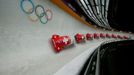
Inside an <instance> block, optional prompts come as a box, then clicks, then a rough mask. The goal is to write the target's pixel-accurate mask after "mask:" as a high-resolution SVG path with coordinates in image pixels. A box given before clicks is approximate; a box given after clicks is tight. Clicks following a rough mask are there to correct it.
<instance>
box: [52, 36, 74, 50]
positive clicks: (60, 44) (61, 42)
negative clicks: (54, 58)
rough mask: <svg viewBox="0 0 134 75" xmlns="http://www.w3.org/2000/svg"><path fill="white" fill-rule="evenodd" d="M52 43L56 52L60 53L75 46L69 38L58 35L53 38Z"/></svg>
mask: <svg viewBox="0 0 134 75" xmlns="http://www.w3.org/2000/svg"><path fill="white" fill-rule="evenodd" d="M52 43H53V45H54V49H55V51H56V52H60V51H61V50H62V49H64V48H65V47H67V46H70V45H72V44H73V42H72V40H71V38H70V37H69V36H59V35H57V34H54V35H53V36H52Z"/></svg>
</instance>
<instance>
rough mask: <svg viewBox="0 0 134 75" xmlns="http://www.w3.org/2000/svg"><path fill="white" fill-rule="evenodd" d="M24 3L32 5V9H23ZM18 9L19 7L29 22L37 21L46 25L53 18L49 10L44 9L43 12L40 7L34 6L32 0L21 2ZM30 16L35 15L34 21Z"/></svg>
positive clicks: (22, 0) (42, 8)
mask: <svg viewBox="0 0 134 75" xmlns="http://www.w3.org/2000/svg"><path fill="white" fill-rule="evenodd" d="M26 2H27V3H30V4H31V5H32V7H31V8H30V9H25V8H24V6H25V5H24V4H25V3H26ZM20 7H21V10H22V11H23V12H24V13H25V14H27V15H28V18H29V20H31V21H32V22H37V21H38V20H39V21H40V22H41V23H42V24H46V23H47V22H48V21H50V20H51V19H52V17H53V13H52V11H51V9H46V10H45V9H44V7H43V6H42V5H36V6H35V5H34V3H33V2H32V0H21V2H20ZM39 9H40V10H39ZM41 10H42V11H41ZM39 11H40V12H39ZM49 14H50V15H49ZM31 15H36V19H33V18H32V16H31Z"/></svg>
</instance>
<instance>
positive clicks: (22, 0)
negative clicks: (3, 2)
mask: <svg viewBox="0 0 134 75" xmlns="http://www.w3.org/2000/svg"><path fill="white" fill-rule="evenodd" d="M25 1H29V2H30V3H31V4H32V10H31V11H26V10H25V9H24V7H23V3H24V2H25ZM20 7H21V9H22V11H23V12H24V13H26V14H31V13H33V12H34V4H33V2H32V1H31V0H21V3H20Z"/></svg>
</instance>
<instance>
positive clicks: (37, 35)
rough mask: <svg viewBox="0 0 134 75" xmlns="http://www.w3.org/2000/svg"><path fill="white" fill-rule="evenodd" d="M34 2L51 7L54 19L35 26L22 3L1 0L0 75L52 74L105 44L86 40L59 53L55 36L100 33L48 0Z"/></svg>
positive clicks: (13, 0)
mask: <svg viewBox="0 0 134 75" xmlns="http://www.w3.org/2000/svg"><path fill="white" fill-rule="evenodd" d="M33 2H34V3H35V5H37V4H41V5H43V6H44V7H45V8H50V9H51V10H52V11H53V14H54V15H53V19H52V20H51V21H49V22H48V23H47V24H41V23H40V22H36V23H33V22H31V21H30V20H29V19H28V18H27V16H26V14H24V13H23V12H22V10H21V9H20V6H19V4H20V0H0V75H52V74H54V73H55V72H56V71H57V70H58V69H60V68H61V67H63V66H64V65H65V64H67V63H68V62H69V61H71V60H72V59H73V58H74V57H76V56H78V55H79V54H80V53H82V52H83V51H84V50H86V49H89V48H90V47H91V46H93V45H98V44H100V43H101V42H102V41H104V40H103V39H100V40H94V41H87V42H86V43H85V44H76V46H75V47H73V48H70V49H66V50H64V51H62V52H61V53H58V54H56V53H55V52H54V51H53V48H52V46H51V44H50V38H51V36H52V34H54V33H57V34H61V35H70V36H71V37H72V38H73V37H74V35H75V34H76V33H78V32H81V33H87V32H98V31H99V30H94V29H92V28H90V27H88V26H86V25H84V24H83V23H81V22H79V21H77V20H75V19H74V18H72V17H71V16H70V15H68V14H67V13H66V12H64V11H62V10H61V9H60V8H58V7H57V6H56V5H54V4H52V3H51V2H50V1H49V0H44V1H42V0H33ZM99 32H100V31H99ZM101 32H105V31H101ZM115 33H116V32H115ZM121 34H123V33H121ZM127 35H128V34H127Z"/></svg>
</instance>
